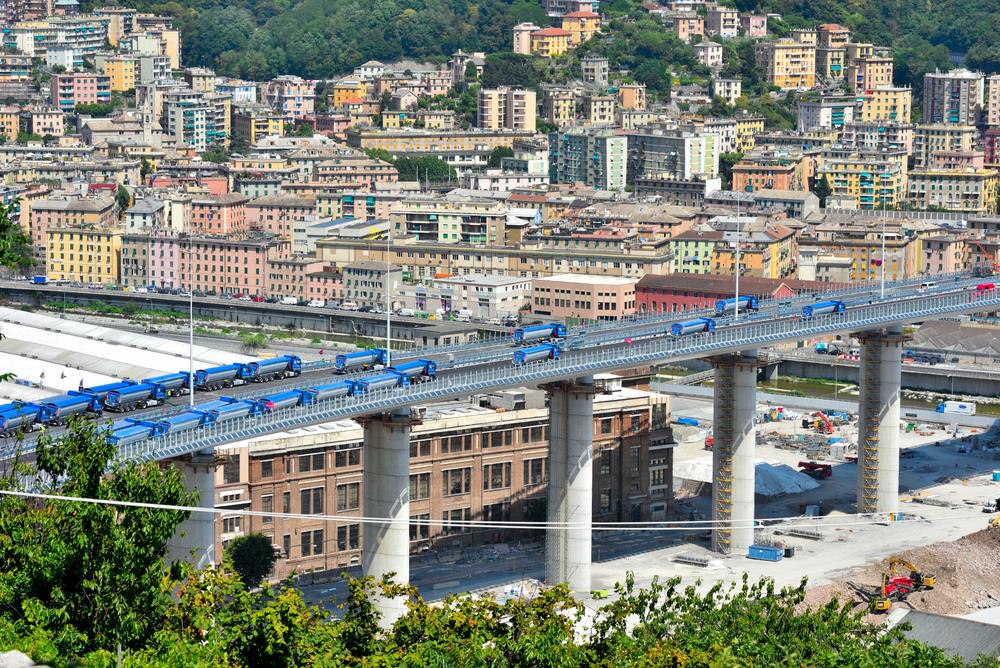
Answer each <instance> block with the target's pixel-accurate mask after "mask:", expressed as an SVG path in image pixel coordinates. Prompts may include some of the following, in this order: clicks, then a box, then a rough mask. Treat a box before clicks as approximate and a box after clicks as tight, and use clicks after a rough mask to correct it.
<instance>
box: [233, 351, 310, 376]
mask: <svg viewBox="0 0 1000 668" xmlns="http://www.w3.org/2000/svg"><path fill="white" fill-rule="evenodd" d="M300 373H302V360H301V359H299V357H298V356H296V355H282V356H281V357H275V358H274V359H269V360H257V361H256V362H250V363H249V364H244V365H243V368H242V369H240V374H239V377H240V378H241V379H243V380H245V381H250V382H252V383H267V382H270V381H272V380H277V379H279V378H287V377H290V376H298V375H299V374H300Z"/></svg>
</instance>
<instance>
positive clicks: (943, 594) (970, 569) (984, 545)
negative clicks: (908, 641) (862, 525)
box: [802, 516, 1000, 623]
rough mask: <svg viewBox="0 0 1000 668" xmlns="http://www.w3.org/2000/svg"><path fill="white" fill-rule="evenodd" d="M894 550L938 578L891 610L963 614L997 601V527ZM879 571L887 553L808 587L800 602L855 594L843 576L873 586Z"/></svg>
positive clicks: (807, 603)
mask: <svg viewBox="0 0 1000 668" xmlns="http://www.w3.org/2000/svg"><path fill="white" fill-rule="evenodd" d="M984 517H985V516H984ZM895 556H896V557H898V558H900V559H903V560H904V561H908V562H910V563H911V564H913V565H914V566H916V567H917V568H919V569H921V571H922V572H924V573H927V574H931V575H934V576H935V578H936V580H937V582H936V585H935V587H934V589H932V590H929V591H924V592H918V593H916V594H913V595H912V596H910V597H909V598H908V599H906V601H905V602H904V603H894V604H893V605H892V610H895V609H896V608H898V607H905V608H908V609H912V610H920V611H923V612H931V613H937V614H942V615H965V614H969V613H970V612H973V611H975V610H977V609H981V608H989V607H994V606H998V605H1000V530H997V529H993V530H989V529H984V530H982V531H979V532H977V533H974V534H969V535H968V536H965V537H963V538H959V539H958V540H956V541H954V542H941V543H932V544H930V545H927V546H924V547H917V548H914V549H912V550H907V551H906V552H902V553H900V554H897V555H895ZM883 571H885V572H888V571H889V559H888V558H886V559H883V560H882V561H879V562H877V563H875V564H872V565H871V566H868V567H866V568H864V569H861V570H859V571H856V572H854V573H852V574H851V575H849V576H846V577H844V578H841V579H838V580H837V581H836V582H835V583H833V584H829V585H822V586H819V587H814V588H812V589H810V590H808V591H807V592H806V599H805V601H804V602H803V606H802V607H813V608H816V607H819V606H821V605H823V604H825V603H826V602H827V601H829V600H830V598H832V597H833V596H836V597H837V598H838V599H840V601H845V600H848V599H852V600H857V598H856V597H855V595H854V593H853V592H852V591H851V589H850V588H849V587H848V586H847V580H850V581H852V582H856V583H857V584H860V585H863V586H866V587H869V588H872V589H874V588H877V587H878V586H880V585H881V582H882V572H883ZM896 574H897V575H906V574H907V571H906V569H905V568H903V569H900V568H897V569H896ZM861 605H862V604H861V603H858V605H857V606H856V607H855V609H856V610H859V609H861ZM890 612H891V611H890ZM885 617H886V615H885V614H878V615H874V614H869V615H867V616H866V617H865V620H866V621H870V622H873V623H880V622H882V621H884V620H885Z"/></svg>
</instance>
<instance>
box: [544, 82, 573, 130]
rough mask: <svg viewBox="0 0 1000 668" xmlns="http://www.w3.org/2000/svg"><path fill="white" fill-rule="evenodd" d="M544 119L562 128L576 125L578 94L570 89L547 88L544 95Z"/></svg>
mask: <svg viewBox="0 0 1000 668" xmlns="http://www.w3.org/2000/svg"><path fill="white" fill-rule="evenodd" d="M542 118H544V119H545V120H546V121H548V122H549V123H555V124H556V125H558V126H559V127H561V128H562V127H566V126H567V125H576V94H575V93H574V92H573V91H572V90H570V89H569V88H546V89H545V91H544V92H543V94H542Z"/></svg>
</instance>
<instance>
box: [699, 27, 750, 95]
mask: <svg viewBox="0 0 1000 668" xmlns="http://www.w3.org/2000/svg"><path fill="white" fill-rule="evenodd" d="M693 48H694V55H695V57H696V58H698V62H699V63H701V64H702V65H704V66H705V67H722V45H721V44H718V43H716V42H698V43H697V44H695V45H694V47H693ZM713 81H714V79H713ZM731 81H737V79H731ZM713 95H714V93H713ZM736 97H739V95H737V96H736ZM734 99H735V98H734ZM727 101H728V100H727ZM730 104H731V103H730Z"/></svg>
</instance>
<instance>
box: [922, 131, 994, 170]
mask: <svg viewBox="0 0 1000 668" xmlns="http://www.w3.org/2000/svg"><path fill="white" fill-rule="evenodd" d="M977 136H978V135H977V132H976V128H975V127H973V126H971V125H944V124H935V125H931V124H921V125H918V126H916V127H915V128H914V130H913V163H914V165H915V166H916V167H930V166H931V165H933V164H934V154H935V153H937V152H941V151H947V152H950V151H971V150H972V149H973V148H974V147H975V144H976V140H977Z"/></svg>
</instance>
